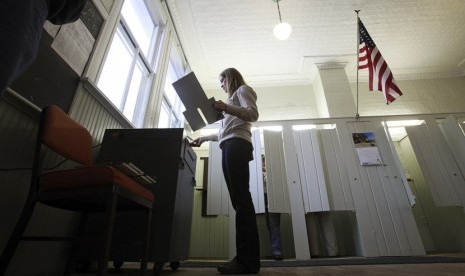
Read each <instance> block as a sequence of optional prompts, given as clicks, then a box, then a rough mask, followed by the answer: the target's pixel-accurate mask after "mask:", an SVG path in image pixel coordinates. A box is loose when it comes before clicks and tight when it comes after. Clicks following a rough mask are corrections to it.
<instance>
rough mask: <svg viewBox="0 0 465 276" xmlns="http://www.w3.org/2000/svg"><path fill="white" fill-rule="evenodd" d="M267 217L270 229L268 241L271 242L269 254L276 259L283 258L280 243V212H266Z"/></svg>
mask: <svg viewBox="0 0 465 276" xmlns="http://www.w3.org/2000/svg"><path fill="white" fill-rule="evenodd" d="M267 215H268V218H269V225H268V227H269V230H270V243H271V254H272V255H273V258H274V259H276V260H280V259H282V258H283V250H282V245H281V229H280V225H281V214H280V213H268V214H267Z"/></svg>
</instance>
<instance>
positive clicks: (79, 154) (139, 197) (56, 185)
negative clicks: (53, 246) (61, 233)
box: [0, 106, 154, 275]
mask: <svg viewBox="0 0 465 276" xmlns="http://www.w3.org/2000/svg"><path fill="white" fill-rule="evenodd" d="M45 147H47V148H49V149H51V150H52V151H54V152H56V153H58V154H59V155H61V156H63V157H65V158H68V159H70V160H73V161H75V162H77V163H80V164H82V165H83V166H81V167H76V168H73V169H64V170H56V171H50V172H46V173H43V170H42V163H43V159H44V154H45V151H46V150H45ZM153 201H154V197H153V194H152V192H151V191H150V190H149V189H147V188H146V187H144V186H143V185H141V184H139V183H138V182H136V181H135V180H134V179H133V178H131V177H129V176H128V175H126V174H125V173H123V172H121V171H119V170H117V169H115V168H114V167H112V166H107V165H92V137H91V135H90V133H89V131H87V129H85V128H84V127H83V126H81V125H80V124H79V123H77V122H76V121H74V120H73V119H71V118H70V117H69V116H68V115H67V114H66V113H64V112H63V111H62V110H61V109H60V108H59V107H57V106H49V107H46V108H44V109H43V111H42V113H41V118H40V124H39V130H38V136H37V143H36V149H35V154H34V163H33V169H32V178H31V187H30V190H29V194H28V196H27V201H26V203H25V206H24V209H23V211H22V213H21V216H20V218H19V221H18V223H17V224H16V226H15V228H14V230H13V233H12V234H11V237H10V239H9V241H8V243H7V245H6V247H5V249H4V251H3V253H2V255H1V258H0V275H4V274H5V272H6V270H7V268H8V265H9V263H10V261H11V259H12V257H13V255H14V253H15V250H16V247H17V246H18V244H19V242H20V240H48V238H51V239H52V240H57V239H56V238H53V237H24V236H23V233H24V230H25V228H26V226H27V224H28V221H29V219H30V217H31V215H32V212H33V210H34V206H35V205H36V203H37V202H40V203H43V204H46V205H49V206H53V207H56V208H61V209H66V210H72V211H79V212H82V213H83V215H84V216H83V217H86V215H87V214H88V213H97V212H101V213H104V214H105V215H104V219H103V222H102V223H104V224H105V231H106V232H105V234H104V235H103V237H101V240H100V241H99V243H98V248H100V249H99V252H96V253H98V275H105V274H106V272H107V266H108V261H109V255H110V248H111V242H112V233H113V225H114V221H115V212H116V211H120V210H121V211H131V210H134V211H135V210H137V211H140V210H145V211H146V213H147V230H146V231H147V232H146V240H145V243H144V244H143V249H142V250H141V251H143V252H142V253H141V255H142V256H141V266H140V274H141V275H145V273H146V269H147V255H148V246H149V239H150V225H151V222H150V219H151V210H152V206H153ZM82 221H83V220H82V219H81V225H80V227H79V228H81V229H82V228H83V226H82V223H83V222H82ZM78 232H79V231H78ZM73 241H75V246H73V250H74V249H76V248H77V247H78V246H77V245H78V244H79V242H81V241H83V237H77V238H74V239H73ZM94 242H95V239H94ZM89 253H91V252H89ZM92 253H93V252H92ZM72 255H73V253H72ZM68 266H69V267H70V265H69V264H68Z"/></svg>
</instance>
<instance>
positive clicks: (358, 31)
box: [355, 10, 360, 119]
mask: <svg viewBox="0 0 465 276" xmlns="http://www.w3.org/2000/svg"><path fill="white" fill-rule="evenodd" d="M355 12H356V13H357V61H356V62H355V64H356V66H357V104H356V106H355V107H356V109H357V111H356V113H355V119H358V118H359V117H360V114H358V63H359V55H360V50H359V45H360V29H359V28H360V27H359V25H358V21H359V17H358V13H359V12H360V10H355Z"/></svg>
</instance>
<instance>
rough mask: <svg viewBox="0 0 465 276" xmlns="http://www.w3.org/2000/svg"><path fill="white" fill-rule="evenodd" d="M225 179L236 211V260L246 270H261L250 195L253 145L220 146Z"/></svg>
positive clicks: (232, 142) (235, 140)
mask: <svg viewBox="0 0 465 276" xmlns="http://www.w3.org/2000/svg"><path fill="white" fill-rule="evenodd" d="M220 147H221V149H222V152H223V155H222V165H223V174H224V179H225V180H226V185H227V186H228V190H229V195H230V197H231V203H232V206H233V208H234V210H235V211H236V254H237V255H236V259H237V261H238V262H239V263H241V264H243V265H244V266H246V267H248V268H250V269H254V268H258V267H260V244H259V239H258V230H257V220H256V217H255V209H254V206H253V202H252V196H251V194H250V191H249V162H250V160H252V159H253V157H252V151H253V146H252V144H251V143H250V142H248V141H246V140H244V139H240V138H232V139H228V140H226V141H223V142H222V143H221V145H220Z"/></svg>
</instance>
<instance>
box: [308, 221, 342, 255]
mask: <svg viewBox="0 0 465 276" xmlns="http://www.w3.org/2000/svg"><path fill="white" fill-rule="evenodd" d="M318 225H319V226H320V227H321V231H322V236H323V238H324V242H325V247H326V251H327V253H328V256H330V257H335V256H338V254H339V252H338V247H337V240H336V233H335V231H334V225H333V221H332V220H331V213H330V212H313V213H309V214H308V220H307V233H308V241H309V245H310V254H311V256H312V257H313V258H315V257H319V256H320V249H319V247H318V230H317V227H318Z"/></svg>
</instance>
